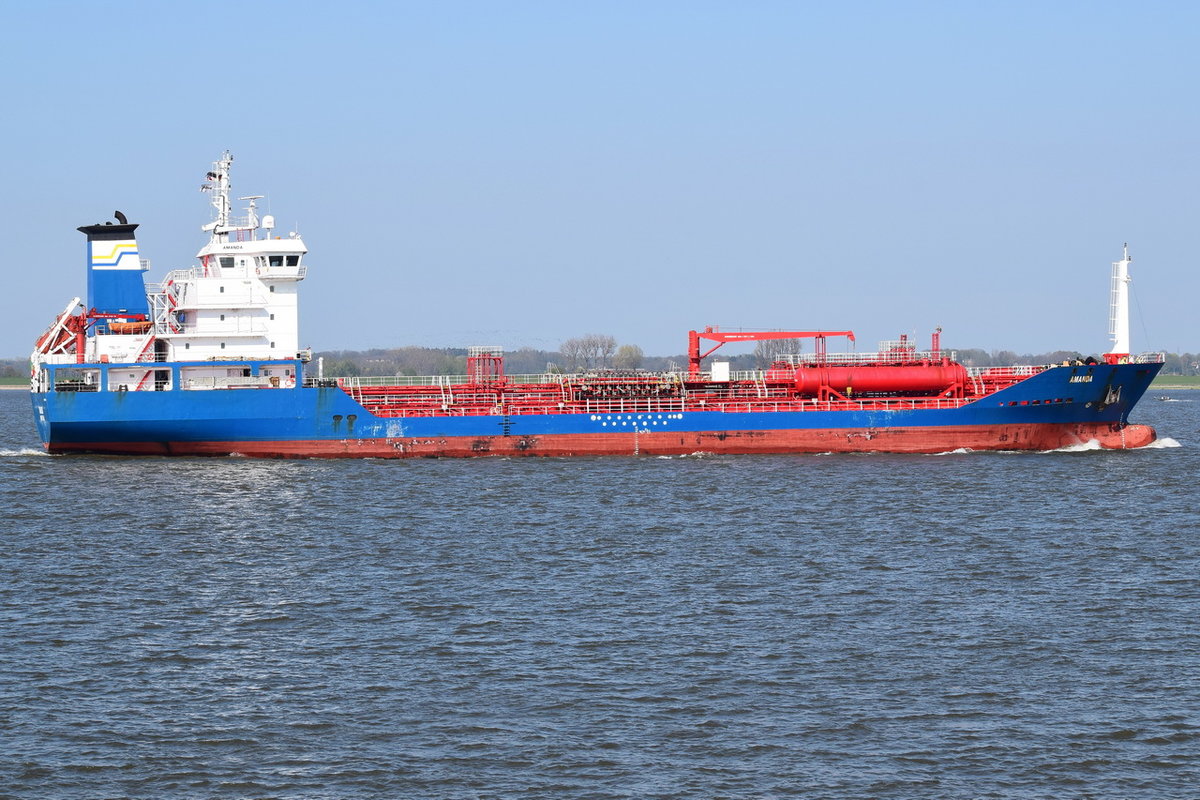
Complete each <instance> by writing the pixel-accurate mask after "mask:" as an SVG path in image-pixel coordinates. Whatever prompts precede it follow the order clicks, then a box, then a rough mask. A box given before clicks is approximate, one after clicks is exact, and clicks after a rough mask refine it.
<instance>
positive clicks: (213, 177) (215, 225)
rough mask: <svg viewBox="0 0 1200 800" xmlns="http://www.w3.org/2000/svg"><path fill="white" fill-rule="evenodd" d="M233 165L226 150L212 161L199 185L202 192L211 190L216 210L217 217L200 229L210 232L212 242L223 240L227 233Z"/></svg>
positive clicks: (231, 156)
mask: <svg viewBox="0 0 1200 800" xmlns="http://www.w3.org/2000/svg"><path fill="white" fill-rule="evenodd" d="M232 166H233V154H232V153H230V152H229V151H228V150H226V151H225V152H224V153H222V154H221V158H220V160H218V161H214V162H213V168H212V170H211V171H209V173H208V174H207V175H206V176H205V178H206V182H205V183H204V184H202V185H201V186H200V191H202V192H212V196H213V198H212V205H213V208H215V209H216V210H217V218H216V219H215V220H213V221H212V222H210V223H208V224H207V225H205V226H204V227H203V228H201V229H200V230H203V231H209V232H211V233H212V240H213V241H214V242H223V241H225V236H226V234H228V233H229V211H230V205H229V168H230V167H232Z"/></svg>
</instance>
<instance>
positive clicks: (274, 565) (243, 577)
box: [0, 392, 1200, 800]
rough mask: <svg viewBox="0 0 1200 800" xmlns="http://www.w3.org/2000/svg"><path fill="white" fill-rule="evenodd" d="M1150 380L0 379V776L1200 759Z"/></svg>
mask: <svg viewBox="0 0 1200 800" xmlns="http://www.w3.org/2000/svg"><path fill="white" fill-rule="evenodd" d="M1176 396H1177V397H1179V398H1181V399H1182V400H1184V402H1174V403H1165V402H1157V401H1154V400H1147V401H1145V402H1144V403H1143V404H1142V405H1141V406H1140V407H1139V409H1138V411H1137V413H1135V415H1134V417H1135V419H1137V420H1138V421H1144V422H1150V423H1152V424H1155V425H1156V426H1157V427H1158V428H1159V433H1160V435H1161V436H1164V437H1169V440H1168V441H1166V444H1167V445H1168V446H1162V447H1156V448H1153V449H1146V450H1141V451H1136V452H1100V451H1086V450H1085V451H1081V452H1055V453H1044V454H978V453H976V454H971V453H967V454H948V455H943V456H888V455H870V456H863V455H858V456H798V457H776V456H757V457H719V458H711V457H710V458H640V459H639V458H603V459H577V460H553V459H551V460H542V459H530V460H519V459H518V460H491V459H480V460H471V461H455V460H446V461H424V460H422V461H403V462H382V461H256V460H249V459H233V458H230V459H209V460H204V459H165V458H107V457H80V456H72V457H50V456H45V455H41V454H40V450H39V445H38V443H37V441H36V437H35V434H34V432H33V425H32V421H31V415H30V412H29V409H28V397H27V396H26V395H25V394H24V393H23V392H0V478H2V482H0V493H2V494H0V496H2V497H3V501H4V508H5V513H4V516H3V521H2V522H0V530H2V532H3V539H2V545H3V551H2V554H0V568H2V573H0V637H2V641H3V645H2V648H0V796H13V797H22V798H24V797H28V798H62V797H88V798H92V797H95V798H100V797H136V798H142V797H145V798H150V797H153V798H161V797H188V798H191V797H195V798H208V797H219V798H242V797H247V798H249V797H255V798H258V797H278V798H348V797H355V798H358V797H380V798H385V797H386V798H510V797H524V798H718V797H731V798H773V797H820V798H825V797H828V798H863V797H889V798H891V797H895V798H910V797H929V798H1010V797H1021V798H1024V797H1047V798H1050V797H1053V798H1063V797H1078V798H1085V797H1087V798H1092V797H1097V798H1155V799H1156V800H1157V799H1159V798H1165V797H1180V798H1183V797H1193V796H1195V795H1196V794H1197V791H1198V790H1197V788H1196V787H1197V785H1200V633H1198V630H1197V620H1200V514H1198V513H1197V510H1196V483H1197V480H1196V479H1197V475H1198V474H1200V470H1198V468H1197V467H1198V456H1197V452H1198V448H1197V446H1196V443H1197V442H1200V430H1198V427H1200V392H1180V393H1177V395H1176ZM1170 445H1175V446H1170Z"/></svg>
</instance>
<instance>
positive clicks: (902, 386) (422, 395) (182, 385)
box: [31, 152, 1163, 458]
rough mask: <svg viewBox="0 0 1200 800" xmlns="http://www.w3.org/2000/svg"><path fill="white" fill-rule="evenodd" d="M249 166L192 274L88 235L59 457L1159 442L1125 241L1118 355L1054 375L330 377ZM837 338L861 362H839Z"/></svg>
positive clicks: (71, 314)
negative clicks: (1146, 397) (1144, 403)
mask: <svg viewBox="0 0 1200 800" xmlns="http://www.w3.org/2000/svg"><path fill="white" fill-rule="evenodd" d="M232 164H233V157H232V156H231V155H230V154H229V153H228V152H226V153H224V154H223V155H222V156H221V157H220V158H219V159H218V160H217V161H215V162H214V163H213V165H212V169H211V170H210V171H209V172H208V173H207V175H206V176H205V181H204V184H203V185H202V187H201V189H202V190H204V191H206V192H208V193H209V195H210V197H211V202H212V205H213V207H214V209H215V214H214V219H213V220H212V221H211V222H209V223H208V224H206V225H204V226H203V227H202V230H203V231H204V232H206V233H207V234H208V235H209V240H208V242H207V244H205V245H204V246H203V247H202V248H201V249H200V251H199V253H198V254H197V261H196V263H195V264H194V265H193V266H191V267H188V268H186V269H177V270H174V271H171V272H168V273H167V274H166V276H165V277H164V278H163V279H162V280H161V282H158V283H149V282H147V281H146V273H147V272H148V270H149V262H148V261H146V260H145V259H143V258H141V253H140V251H139V249H138V243H137V239H136V236H135V230H136V228H137V227H138V226H137V224H134V223H130V222H129V221H128V219H127V218H126V217H125V215H123V214H121V213H120V212H116V214H115V221H110V222H105V223H102V224H101V223H97V224H94V225H85V226H83V227H81V228H79V229H78V230H79V231H81V232H82V233H83V234H84V235H85V236H86V253H87V255H86V265H87V298H86V301H85V300H83V299H81V298H79V297H76V298H74V299H72V300H71V302H69V303H68V304H67V306H66V308H65V309H64V310H63V311H62V313H60V314H59V315H58V316H57V318H56V319H55V320H54V322H53V323H52V324H51V326H50V327H49V328H48V329H47V330H46V331H45V333H43V334H42V336H41V337H39V338H38V340H37V342H36V345H35V347H34V350H33V354H32V370H31V394H32V400H33V413H34V419H35V422H36V425H37V429H38V433H39V435H40V436H41V439H42V441H43V442H44V443H45V447H46V449H47V450H48V451H49V452H51V453H106V454H129V455H209V456H228V455H241V456H257V457H276V458H281V457H282V458H293V457H295V458H300V457H364V458H408V457H455V456H487V455H491V456H599V455H618V454H620V455H643V456H648V455H691V454H696V453H714V454H753V453H843V452H889V453H940V452H948V451H954V450H1053V449H1057V448H1062V447H1067V446H1072V445H1080V444H1088V443H1098V445H1099V446H1100V447H1103V448H1135V447H1141V446H1144V445H1146V444H1149V443H1150V442H1152V441H1154V439H1155V432H1154V430H1153V429H1152V428H1150V427H1148V426H1145V425H1137V424H1130V423H1129V422H1128V416H1129V413H1130V411H1131V410H1132V409H1133V407H1134V405H1135V404H1136V403H1137V401H1138V400H1139V399H1140V398H1141V397H1142V395H1143V393H1144V392H1145V391H1146V389H1147V388H1148V387H1149V385H1150V382H1151V381H1152V380H1153V379H1154V377H1155V375H1156V374H1157V373H1158V371H1159V369H1161V367H1162V361H1163V358H1162V356H1161V354H1155V353H1152V354H1142V355H1134V354H1131V353H1130V348H1129V324H1128V284H1129V275H1128V268H1129V264H1130V258H1129V253H1128V248H1126V249H1125V252H1124V256H1123V258H1122V259H1121V261H1119V262H1116V263H1115V264H1114V265H1113V272H1112V283H1111V292H1112V294H1111V307H1110V309H1111V313H1110V330H1109V333H1110V335H1111V337H1112V350H1111V351H1110V352H1108V353H1106V354H1104V355H1103V356H1102V357H1100V358H1088V359H1086V360H1083V359H1073V360H1070V361H1067V362H1062V363H1058V364H1051V365H1044V366H1011V367H987V368H974V367H968V366H965V365H963V364H962V363H959V361H958V360H957V359H956V357H955V354H954V352H952V351H949V350H944V349H943V348H942V346H941V341H940V338H941V337H940V333H941V332H940V329H939V330H938V331H936V332H934V334H933V335H932V337H931V339H930V344H929V347H928V349H918V347H917V345H916V343H915V342H913V341H912V340H910V339H909V338H908V337H906V336H902V337H900V338H899V339H898V340H896V341H892V342H886V343H883V344H881V345H880V346H879V347H878V348H877V349H876V350H875V351H872V352H862V353H859V352H855V351H854V348H853V346H854V345H855V338H854V333H853V332H852V331H849V330H845V331H820V330H790V331H731V330H720V329H716V328H713V327H706V328H703V329H701V330H695V331H691V332H690V333H689V335H688V363H687V365H686V367H684V366H683V365H680V366H679V368H677V369H673V370H669V371H661V372H655V371H647V370H614V369H588V370H584V371H576V372H570V373H565V372H559V371H550V370H549V369H548V371H547V372H546V373H545V374H538V375H514V374H508V373H507V372H506V370H505V365H504V353H503V351H502V350H501V349H500V348H498V347H472V348H469V350H468V354H467V358H466V374H465V375H459V376H431V377H427V378H415V377H404V376H400V377H376V378H367V377H357V376H355V377H338V376H326V375H324V374H323V369H322V367H321V364H322V360H321V359H316V360H314V359H313V358H312V354H311V352H310V351H307V350H302V349H301V348H300V347H299V315H298V308H299V306H298V297H299V294H298V290H299V286H300V283H301V282H302V281H303V280H304V279H305V276H306V274H307V270H308V266H309V264H308V248H307V247H306V246H305V244H304V242H303V240H302V238H301V237H300V236H299V235H298V234H296V233H289V234H286V235H278V234H276V232H275V221H274V219H273V218H272V217H271V216H270V215H261V216H260V213H259V210H258V209H257V206H256V201H257V200H259V199H261V196H255V195H251V196H247V197H242V198H239V199H240V200H245V201H248V207H246V208H245V213H244V214H240V215H238V216H235V215H234V214H233V210H232V206H231V187H230V170H231V167H232ZM771 339H776V340H780V339H787V340H795V341H799V342H801V343H802V345H803V346H802V347H800V348H796V349H801V350H805V352H799V353H793V354H790V355H782V356H780V357H779V358H778V359H777V360H776V361H775V362H774V363H773V364H771V366H770V367H769V368H767V369H762V370H755V371H745V372H736V371H731V370H730V365H729V362H727V361H716V360H714V358H713V353H714V351H715V350H716V349H717V348H718V347H720V346H721V345H723V344H725V343H728V342H750V341H762V340H771ZM830 340H833V341H835V342H841V341H845V342H846V343H847V344H848V346H849V347H850V350H851V351H850V352H842V353H839V352H831V350H830V347H829V344H830Z"/></svg>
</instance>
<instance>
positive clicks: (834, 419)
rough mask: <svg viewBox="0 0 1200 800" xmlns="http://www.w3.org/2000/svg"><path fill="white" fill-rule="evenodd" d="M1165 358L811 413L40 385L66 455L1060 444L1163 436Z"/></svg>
mask: <svg viewBox="0 0 1200 800" xmlns="http://www.w3.org/2000/svg"><path fill="white" fill-rule="evenodd" d="M1159 366H1160V365H1158V364H1128V365H1119V366H1112V367H1104V368H1103V370H1104V374H1103V375H1098V376H1097V377H1098V380H1096V381H1095V382H1092V383H1082V384H1081V383H1073V382H1071V376H1072V374H1073V373H1072V371H1071V370H1070V369H1069V368H1065V367H1064V368H1055V369H1051V370H1047V371H1045V372H1042V373H1039V374H1037V375H1035V376H1033V377H1031V378H1029V379H1028V380H1025V381H1022V382H1021V383H1019V384H1016V385H1014V386H1012V387H1009V388H1007V389H1004V390H1002V391H999V392H996V393H995V394H992V395H988V396H986V397H983V398H980V399H979V400H977V401H974V402H971V403H968V404H966V405H962V406H960V407H957V408H919V407H918V408H907V409H906V408H903V407H902V405H903V404H900V403H897V404H896V405H894V406H892V407H889V408H883V407H880V406H878V405H873V404H871V403H869V402H865V403H863V404H862V405H860V406H854V405H852V404H851V405H849V406H847V407H841V408H836V409H833V408H831V409H824V408H817V407H814V409H813V410H808V411H774V412H772V411H761V410H758V411H742V412H738V411H736V410H733V409H731V410H726V411H709V410H705V411H696V410H692V411H682V412H675V413H671V412H664V413H658V412H640V413H638V412H629V413H560V414H544V413H541V414H513V415H506V414H499V415H484V416H461V415H446V416H422V417H403V418H380V417H375V416H373V415H372V414H371V413H370V412H368V411H367V410H366V409H365V408H363V407H362V406H361V405H359V404H358V403H357V402H355V401H354V400H353V399H351V398H350V397H349V396H348V395H347V394H346V393H345V392H342V391H341V390H339V389H336V388H297V389H259V390H211V391H165V392H91V393H89V392H51V393H43V394H34V395H33V404H34V412H35V419H36V420H37V423H38V428H39V431H40V433H41V435H42V439H43V441H44V442H46V446H47V449H48V450H49V451H51V452H55V453H65V452H84V451H86V452H102V453H122V454H126V453H144V454H171V455H185V454H195V455H224V454H230V453H237V454H242V455H247V456H262V457H363V458H382V457H387V458H409V457H423V456H424V457H441V456H445V457H457V456H484V455H502V456H522V455H530V456H538V455H540V456H581V455H617V454H620V455H685V454H690V453H695V452H711V453H789V452H796V453H805V452H808V453H813V452H898V453H935V452H945V451H949V450H955V449H958V448H969V449H972V450H1021V449H1026V450H1052V449H1056V448H1060V447H1064V446H1070V445H1074V444H1081V443H1085V442H1088V441H1091V440H1096V441H1099V442H1100V444H1101V445H1102V446H1104V447H1112V448H1120V447H1140V446H1143V445H1145V444H1148V443H1149V442H1151V441H1153V440H1154V431H1153V430H1152V429H1150V428H1147V427H1145V426H1133V425H1126V422H1127V416H1128V413H1129V410H1130V409H1131V408H1132V407H1133V405H1134V404H1135V403H1136V402H1137V400H1138V399H1139V398H1140V397H1141V396H1142V394H1143V393H1144V392H1145V390H1146V388H1147V387H1148V386H1149V384H1150V381H1151V380H1152V379H1153V378H1154V375H1155V374H1156V373H1157V372H1158V369H1159Z"/></svg>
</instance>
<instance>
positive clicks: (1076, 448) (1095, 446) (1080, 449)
mask: <svg viewBox="0 0 1200 800" xmlns="http://www.w3.org/2000/svg"><path fill="white" fill-rule="evenodd" d="M1103 449H1104V448H1103V447H1101V446H1100V440H1099V439H1088V440H1087V441H1086V442H1080V443H1079V444H1069V445H1067V446H1066V447H1056V448H1054V449H1053V450H1042V451H1040V452H1042V453H1085V452H1087V451H1088V450H1103Z"/></svg>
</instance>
